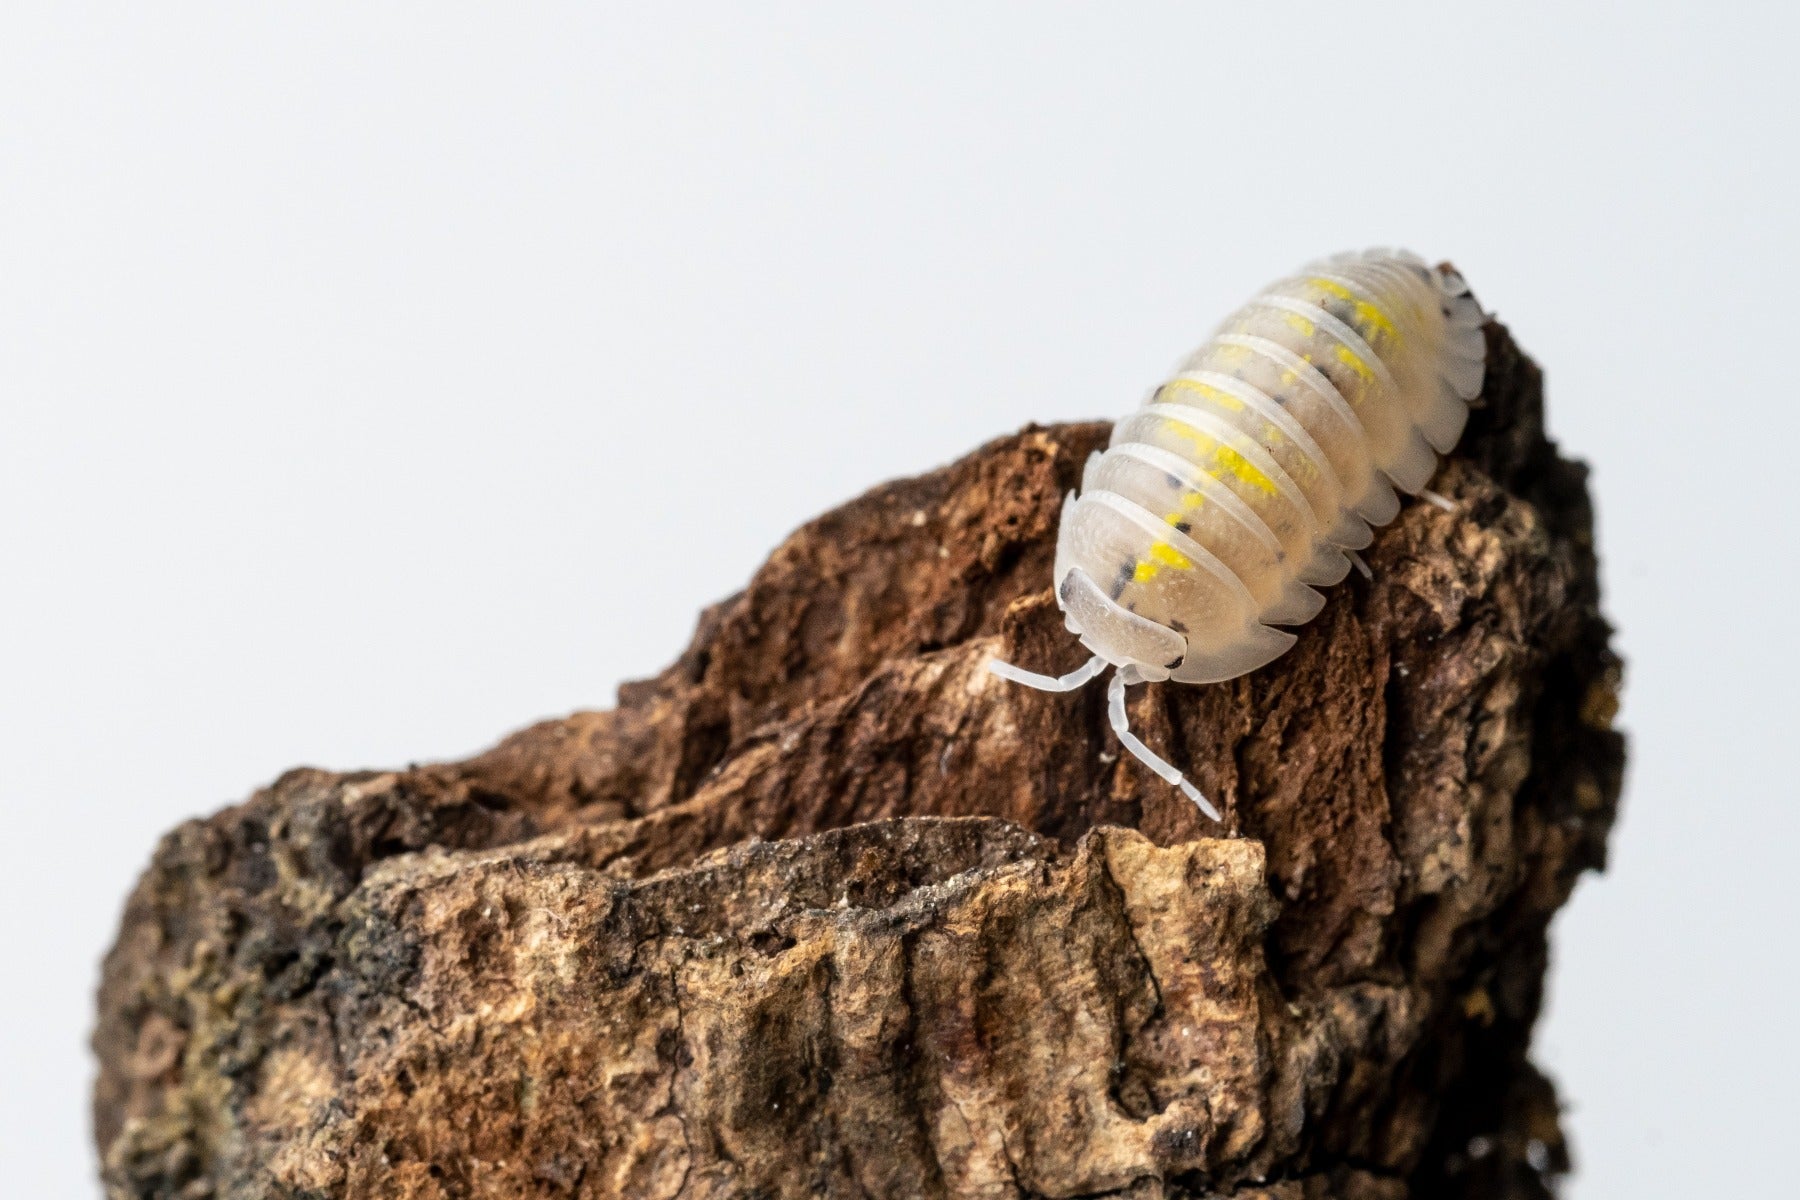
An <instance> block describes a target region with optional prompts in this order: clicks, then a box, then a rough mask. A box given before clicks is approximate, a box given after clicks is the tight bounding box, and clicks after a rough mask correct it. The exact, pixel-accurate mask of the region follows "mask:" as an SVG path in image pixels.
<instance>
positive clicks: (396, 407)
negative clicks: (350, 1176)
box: [0, 0, 1800, 1200]
mask: <svg viewBox="0 0 1800 1200" xmlns="http://www.w3.org/2000/svg"><path fill="white" fill-rule="evenodd" d="M737 7H739V6H717V7H714V6H696V5H692V4H690V5H686V6H683V9H682V11H683V12H684V13H685V14H686V16H684V17H682V18H680V19H677V18H674V17H672V16H671V15H669V13H670V10H669V9H667V8H666V7H664V6H644V7H643V8H642V9H639V8H636V7H632V8H623V7H616V6H614V7H604V6H590V5H516V4H505V5H502V4H494V5H488V6H485V11H484V12H475V13H471V12H466V11H464V12H455V13H453V12H452V10H450V9H447V8H446V7H445V6H443V5H437V4H433V5H424V4H420V5H400V4H368V3H359V4H353V5H337V4H323V3H310V4H306V5H299V6H294V7H292V8H285V7H278V6H275V5H268V4H259V5H222V6H220V7H219V8H218V9H216V10H208V9H204V8H201V7H198V6H193V5H185V4H173V3H168V4H159V5H143V6H136V5H126V6H118V7H116V8H110V9H108V8H91V7H87V6H83V7H82V10H81V12H80V13H77V11H76V6H72V5H56V6H43V7H40V6H38V5H35V4H22V3H19V2H17V0H15V2H14V3H10V4H8V5H6V6H5V8H4V9H3V10H0V405H3V406H4V421H3V423H0V563H3V566H0V572H3V575H0V581H3V590H0V606H4V610H5V611H4V614H3V618H0V805H3V807H0V815H3V817H4V824H3V826H0V834H3V836H0V854H3V855H4V861H3V863H0V868H3V869H0V889H3V892H0V900H3V901H4V924H3V926H0V928H3V929H4V932H3V933H0V939H3V943H0V963H3V964H4V967H3V968H0V970H3V971H4V975H5V979H6V983H5V985H4V986H3V987H0V1051H3V1054H4V1059H3V1061H0V1157H3V1169H0V1177H3V1178H4V1179H5V1180H6V1184H5V1187H4V1191H5V1193H6V1194H7V1195H8V1196H19V1197H34V1198H35V1197H55V1196H92V1195H94V1194H95V1192H96V1188H95V1185H94V1184H93V1183H92V1182H91V1178H92V1172H93V1170H94V1164H93V1161H92V1152H91V1151H90V1149H89V1147H88V1133H87V1117H86V1107H85V1106H86V1090H87V1088H88V1085H89V1080H90V1077H91V1073H92V1065H91V1063H90V1062H89V1059H88V1057H87V1051H86V1049H85V1045H84V1041H85V1038H86V1036H87V1030H88V1025H89V1021H90V1011H91V991H92V988H93V986H94V983H95V978H96V964H97V961H98V959H99V956H100V954H101V952H102V951H103V949H104V948H105V946H106V945H107V943H108V941H109V940H110V938H111V935H112V931H113V923H114V921H115V920H116V916H117V912H118V909H119V906H120V903H121V901H122V900H123V898H124V895H125V892H126V890H127V889H128V887H129V886H130V884H131V881H132V879H133V877H134V875H135V873H136V872H137V871H138V870H139V869H140V868H141V866H142V865H143V863H144V862H145V861H146V858H147V856H148V855H149V853H150V851H151V849H152V847H153V845H154V842H155V839H156V837H157V836H158V834H159V833H160V832H161V831H163V830H165V829H167V828H169V827H170V826H171V825H173V824H174V823H175V822H177V821H179V820H181V819H183V818H185V817H188V816H190V815H194V814H199V813H204V812H208V811H210V810H213V809H215V808H217V807H219V806H221V805H223V804H226V803H228V802H231V801H234V800H236V799H239V798H241V797H243V796H244V795H246V794H247V793H248V792H249V791H250V790H251V789H252V788H254V787H256V786H257V785H259V784H260V783H263V782H266V781H267V780H269V779H271V778H272V777H273V776H274V775H276V774H277V773H278V772H280V771H281V770H282V769H284V768H285V767H288V766H290V765H293V764H297V763H308V764H317V765H322V766H331V767H357V766H370V765H391V764H400V763H404V762H407V761H412V760H420V759H430V758H440V757H447V756H459V755H463V754H467V753H469V752H472V751H474V750H477V749H479V748H481V747H482V746H483V745H485V744H487V743H489V742H491V741H493V740H494V739H495V738H496V737H498V736H499V735H501V734H502V733H504V732H506V731H508V730H511V729H513V728H515V727H517V726H519V725H521V724H524V723H525V722H527V721H529V720H532V719H534V718H537V717H540V716H546V715H551V714H559V713H563V712H566V711H568V710H570V709H574V708H579V707H596V706H605V705H607V704H610V703H611V700H612V695H613V689H614V687H615V685H616V684H617V683H618V682H619V681H620V680H622V679H627V678H631V677H635V676H642V675H645V674H648V673H651V672H653V671H655V670H657V669H658V668H659V667H660V666H662V665H663V664H664V663H665V662H666V661H667V660H669V659H670V658H671V657H672V656H673V655H674V654H675V653H676V652H677V650H678V649H679V648H680V646H681V645H682V644H683V642H684V641H685V639H686V637H687V634H688V632H689V629H690V627H691V624H692V622H693V620H694V617H695V614H696V613H697V611H698V610H699V608H700V607H701V606H702V605H704V604H706V603H708V602H711V601H713V600H716V599H718V598H720V597H722V596H723V595H725V594H727V593H729V592H731V591H733V590H735V589H736V588H737V587H739V586H740V585H741V584H742V583H743V581H744V580H745V579H746V577H747V576H748V574H749V572H750V571H751V570H752V568H753V567H754V566H755V565H756V564H757V563H758V562H759V561H760V560H761V558H762V557H763V556H764V554H765V553H766V552H767V551H768V550H769V548H770V547H771V546H773V545H774V544H775V542H776V541H777V540H778V539H779V538H780V537H782V535H783V534H784V533H785V532H787V531H788V530H789V529H791V528H792V527H793V526H795V525H796V524H798V523H800V522H801V521H803V520H805V519H806V518H807V517H809V516H811V515H812V514H814V513H817V512H819V511H821V510H823V509H825V508H827V507H830V506H831V505H834V504H836V503H838V502H840V501H842V500H844V499H846V498H848V497H850V496H852V495H854V494H856V493H858V492H860V491H861V490H863V489H864V488H866V487H868V486H869V485H871V484H874V483H876V482H878V481H880V480H883V479H887V478H889V477H892V476H895V475H900V474H910V473H914V472H917V471H920V470H924V469H926V468H929V467H932V466H935V465H937V464H939V463H942V462H945V461H947V460H949V459H951V458H953V457H955V456H957V455H960V454H962V453H963V452H965V451H967V450H969V449H970V448H972V447H974V446H975V445H977V444H979V443H980V442H982V441H984V440H986V439H988V438H990V437H992V436H994V435H996V434H999V433H1003V432H1006V431H1008V430H1011V429H1014V428H1016V427H1017V426H1019V425H1021V424H1023V423H1025V422H1026V421H1029V420H1040V421H1053V420H1060V419H1066V418H1076V417H1095V416H1110V415H1113V414H1116V413H1118V412H1121V411H1123V410H1125V409H1127V408H1129V407H1130V406H1131V405H1132V404H1133V403H1134V402H1135V401H1136V399H1137V398H1138V396H1139V394H1140V391H1141V389H1142V388H1143V387H1144V386H1146V385H1147V384H1149V383H1151V382H1153V381H1154V380H1155V379H1156V378H1157V377H1158V375H1159V373H1160V372H1162V371H1164V370H1165V369H1166V368H1168V367H1169V366H1170V364H1171V363H1173V362H1174V360H1175V359H1176V358H1177V356H1178V355H1180V354H1181V353H1182V352H1184V351H1185V350H1187V349H1188V348H1189V347H1190V345H1191V344H1192V343H1194V342H1196V341H1197V340H1198V339H1199V338H1200V337H1201V336H1203V334H1204V333H1205V332H1206V331H1207V330H1208V329H1209V328H1210V327H1211V324H1212V323H1213V322H1214V321H1216V320H1217V319H1218V317H1219V316H1220V315H1221V314H1223V313H1224V312H1225V311H1226V310H1227V309H1229V308H1230V307H1231V306H1233V305H1234V304H1236V303H1237V302H1238V301H1240V300H1241V299H1242V298H1243V297H1244V296H1245V295H1247V294H1248V293H1249V292H1250V291H1251V290H1252V289H1253V288H1254V287H1256V286H1257V285H1259V284H1261V283H1263V282H1265V281H1266V280H1267V279H1268V278H1270V277H1272V276H1274V275H1276V274H1279V273H1281V272H1283V271H1285V270H1287V269H1288V268H1290V267H1292V266H1294V265H1296V264H1298V263H1299V262H1301V261H1303V260H1305V259H1307V258H1310V257H1312V256H1314V255H1317V254H1320V253H1324V252H1327V251H1332V250H1337V249H1340V248H1350V247H1360V246H1364V245H1369V244H1387V243H1394V242H1398V243H1403V244H1405V245H1408V246H1411V247H1413V248H1415V249H1417V250H1419V251H1420V252H1422V253H1425V254H1427V255H1431V256H1437V257H1450V258H1453V259H1454V260H1455V261H1456V262H1457V263H1458V264H1459V265H1460V266H1461V267H1463V268H1464V270H1465V272H1466V273H1467V275H1468V277H1469V279H1470V280H1471V281H1472V282H1473V284H1474V286H1475V288H1476V290H1477V292H1478V293H1479V294H1480V296H1481V298H1482V299H1483V300H1484V301H1485V302H1486V303H1487V304H1488V305H1489V306H1490V307H1491V308H1493V309H1495V310H1497V312H1498V313H1499V315H1500V316H1501V317H1502V318H1503V319H1504V320H1506V321H1507V322H1509V323H1510V324H1511V326H1512V328H1513V330H1514V332H1515V333H1516V335H1517V336H1518V338H1519V340H1520V341H1521V343H1522V344H1523V345H1524V346H1525V347H1526V348H1527V349H1528V350H1529V351H1530V352H1532V353H1533V354H1534V355H1536V356H1537V357H1538V358H1539V359H1540V360H1541V361H1542V362H1543V363H1544V364H1545V366H1546V368H1547V369H1548V372H1549V380H1550V397H1551V403H1552V414H1551V421H1552V425H1553V428H1554V432H1555V434H1556V436H1557V437H1558V438H1559V439H1560V440H1561V441H1562V443H1563V444H1564V446H1565V448H1566V449H1567V450H1568V451H1570V452H1572V453H1574V454H1576V455H1579V456H1581V457H1583V458H1586V459H1588V460H1589V461H1590V462H1592V463H1593V465H1594V476H1593V485H1594V487H1595V489H1596V491H1597V494H1598V500H1599V505H1600V516H1601V526H1600V536H1601V549H1602V552H1603V554H1604V556H1605V563H1606V586H1607V609H1608V612H1609V613H1610V614H1611V616H1612V617H1613V619H1614V620H1615V621H1616V623H1617V624H1618V626H1619V639H1618V643H1619V645H1620V647H1621V648H1622V649H1623V651H1624V653H1625V654H1626V655H1627V657H1628V659H1629V662H1630V675H1629V690H1628V697H1627V704H1626V708H1625V715H1624V722H1625V724H1626V725H1627V727H1628V728H1629V730H1630V732H1631V735H1632V738H1633V747H1632V768H1631V775H1630V780H1629V784H1628V792H1627V802H1626V807H1625V814H1624V818H1623V822H1622V824H1621V826H1620V827H1619V829H1618V831H1617V835H1616V837H1615V839H1614V843H1613V851H1614V859H1613V866H1612V869H1611V870H1610V872H1609V873H1608V874H1607V875H1606V876H1604V877H1598V878H1594V877H1590V878H1589V879H1588V880H1587V881H1585V882H1584V883H1583V884H1582V885H1581V887H1580V889H1579V891H1578V893H1577V896H1576V899H1575V901H1574V903H1573V905H1572V907H1571V908H1570V909H1569V910H1568V912H1567V913H1566V915H1564V916H1563V917H1562V918H1561V919H1560V920H1559V921H1558V924H1557V926H1556V929H1555V954H1556V968H1555V976H1554V981H1553V989H1552V992H1553V995H1552V1004H1551V1010H1550V1014H1549V1017H1548V1020H1547V1021H1546V1023H1545V1025H1544V1026H1543V1028H1542V1031H1541V1034H1540V1038H1539V1053H1540V1057H1541V1060H1542V1061H1543V1062H1544V1063H1545V1064H1546V1065H1547V1066H1548V1067H1549V1068H1550V1070H1551V1071H1552V1072H1553V1073H1554V1075H1555V1076H1556V1077H1557V1079H1558V1081H1559V1084H1560V1086H1561V1088H1562V1092H1563V1095H1564V1097H1565V1098H1566V1100H1567V1102H1568V1104H1569V1106H1570V1108H1571V1110H1572V1112H1571V1117H1570V1126H1571V1128H1572V1132H1573V1136H1574V1138H1575V1142H1576V1148H1577V1152H1578V1154H1579V1157H1580V1160H1581V1170H1580V1173H1579V1175H1578V1177H1577V1179H1576V1182H1575V1184H1574V1186H1573V1189H1572V1194H1573V1195H1574V1196H1576V1197H1577V1198H1579V1200H1599V1198H1601V1197H1633V1198H1636V1197H1645V1196H1675V1195H1687V1194H1694V1193H1695V1192H1696V1190H1704V1191H1705V1192H1707V1193H1708V1194H1718V1195H1726V1194H1736V1193H1739V1192H1741V1193H1743V1194H1746V1195H1758V1194H1760V1195H1770V1194H1774V1193H1775V1192H1776V1191H1777V1190H1779V1189H1780V1187H1781V1186H1782V1185H1784V1184H1787V1183H1789V1182H1790V1175H1791V1170H1792V1168H1791V1165H1790V1164H1789V1162H1788V1159H1789V1157H1790V1156H1789V1155H1787V1154H1786V1153H1785V1149H1786V1146H1787V1145H1788V1144H1789V1142H1790V1141H1791V1139H1792V1136H1793V1128H1794V1123H1795V1120H1796V1118H1797V1117H1800V1111H1797V1105H1796V1101H1795V1095H1796V1089H1795V1071H1796V1068H1797V1067H1800V1035H1797V1034H1796V1032H1795V1022H1794V1020H1793V1017H1792V1008H1793V1004H1794V983H1795V975H1794V971H1793V967H1792V964H1791V961H1790V955H1791V953H1792V948H1793V946H1794V944H1795V934H1794V929H1793V924H1792V919H1793V916H1794V910H1795V903H1794V901H1795V899H1796V887H1795V882H1794V870H1793V868H1792V866H1791V865H1790V864H1791V862H1792V860H1793V854H1794V845H1795V841H1796V836H1797V835H1800V817H1797V815H1796V811H1795V807H1794V800H1795V798H1796V797H1795V791H1796V788H1795V784H1794V782H1793V781H1794V778H1795V768H1794V765H1793V747H1794V735H1793V726H1794V713H1795V705H1794V703H1793V699H1792V697H1793V694H1794V689H1795V687H1796V680H1797V673H1800V654H1797V653H1796V645H1795V632H1794V631H1795V628H1796V623H1795V621H1794V619H1793V618H1792V617H1791V616H1790V615H1789V613H1788V609H1789V608H1790V606H1791V605H1792V604H1793V603H1794V597H1795V595H1796V588H1795V584H1796V582H1800V578H1797V572H1796V567H1795V561H1794V554H1795V551H1796V538H1795V532H1794V515H1795V510H1794V494H1795V493H1794V488H1793V485H1792V472H1793V470H1794V464H1795V453H1796V449H1797V445H1800V443H1797V439H1800V420H1797V418H1796V415H1795V414H1796V411H1797V410H1796V405H1797V404H1800V376H1797V375H1796V372H1795V371H1794V369H1793V358H1794V354H1793V348H1794V345H1795V317H1796V313H1797V311H1800V310H1797V308H1796V304H1795V299H1796V295H1797V292H1796V289H1797V287H1800V236H1797V232H1796V217H1795V214H1796V202H1797V201H1800V194H1797V193H1800V185H1797V182H1796V162H1795V155H1796V146H1797V145H1800V142H1797V140H1796V135H1797V134H1800V130H1797V129H1796V123H1797V120H1796V114H1800V83H1797V80H1800V61H1796V59H1795V57H1794V55H1795V47H1796V45H1797V44H1800V42H1797V38H1796V35H1800V22H1797V21H1796V18H1795V17H1794V15H1793V13H1794V9H1793V8H1792V7H1791V6H1787V5H1775V4H1770V5H1767V6H1765V7H1763V8H1762V9H1761V11H1756V8H1755V7H1754V6H1749V5H1740V6H1728V5H1719V4H1711V5H1694V6H1692V7H1691V8H1690V9H1687V10H1685V11H1684V10H1681V9H1679V8H1677V7H1674V6H1668V5H1657V4H1639V5H1633V6H1625V5H1620V6H1617V7H1614V6H1610V5H1609V6H1605V7H1601V6H1594V7H1591V8H1582V7H1580V6H1572V5H1567V4H1564V5H1556V6H1546V7H1543V8H1533V7H1519V6H1512V5H1500V4H1482V5H1478V6H1477V5H1469V6H1448V5H1441V4H1432V5H1429V6H1422V7H1420V8H1417V9H1396V8H1383V7H1380V6H1370V5H1348V4H1332V5H1328V6H1321V7H1308V6H1304V5H1296V4H1283V5H1279V6H1275V5H1268V6H1263V5H1253V4H1247V3H1238V4H1232V5H1229V6H1208V5H1180V6H1161V5H1138V6H1131V7H1129V8H1126V7H1122V6H1115V5H1068V6H1063V5H1044V4H1032V5H1017V6H1013V5H1005V6H1001V5H975V6H971V5H969V4H967V3H959V4H954V5H943V6H919V5H910V6H906V12H905V13H904V14H900V13H899V12H898V6H892V5H881V6H873V5H821V6H818V7H798V6H785V5H781V6H769V5H755V6H742V7H744V8H745V9H746V10H750V9H754V10H755V14H756V15H755V16H753V17H752V16H745V15H743V14H738V15H732V14H731V12H730V10H731V9H733V8H737ZM1452 7H1454V8H1455V9H1456V11H1455V12H1451V13H1446V12H1445V11H1444V10H1445V9H1449V8H1452ZM590 10H591V11H590ZM877 12H883V13H884V14H885V15H883V16H881V17H879V18H877V17H876V15H875V14H876V13H877ZM652 13H654V14H656V15H649V14H652Z"/></svg>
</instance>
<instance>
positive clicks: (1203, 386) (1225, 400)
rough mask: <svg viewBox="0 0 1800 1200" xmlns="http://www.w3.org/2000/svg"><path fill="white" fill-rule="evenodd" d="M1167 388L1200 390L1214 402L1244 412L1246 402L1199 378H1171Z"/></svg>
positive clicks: (1165, 386)
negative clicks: (1202, 381)
mask: <svg viewBox="0 0 1800 1200" xmlns="http://www.w3.org/2000/svg"><path fill="white" fill-rule="evenodd" d="M1163 387H1164V388H1165V389H1172V388H1182V389H1184V390H1186V391H1190V392H1199V393H1200V394H1201V395H1202V396H1205V397H1206V398H1207V399H1208V400H1211V401H1212V402H1213V403H1215V404H1218V405H1221V406H1223V407H1225V408H1228V409H1230V410H1231V411H1232V412H1243V411H1244V402H1243V401H1242V400H1239V399H1238V398H1237V397H1236V396H1234V395H1232V394H1231V393H1230V392H1226V391H1221V390H1220V389H1218V388H1216V387H1214V386H1213V385H1212V384H1210V383H1201V382H1200V381H1199V380H1197V379H1171V380H1169V382H1167V383H1165V384H1164V385H1163Z"/></svg>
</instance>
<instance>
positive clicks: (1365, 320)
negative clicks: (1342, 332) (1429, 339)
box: [1306, 277, 1400, 340]
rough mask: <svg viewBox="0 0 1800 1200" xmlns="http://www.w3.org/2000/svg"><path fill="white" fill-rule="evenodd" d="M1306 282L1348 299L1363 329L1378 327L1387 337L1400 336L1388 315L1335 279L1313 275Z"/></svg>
mask: <svg viewBox="0 0 1800 1200" xmlns="http://www.w3.org/2000/svg"><path fill="white" fill-rule="evenodd" d="M1306 282H1307V283H1309V284H1311V285H1312V286H1313V287H1316V288H1318V289H1319V290H1320V291H1321V292H1324V293H1325V294H1326V295H1328V296H1336V297H1337V298H1338V299H1339V300H1346V301H1348V302H1349V303H1350V304H1351V305H1352V307H1353V310H1354V311H1355V313H1356V319H1357V320H1358V321H1359V322H1361V323H1362V325H1363V327H1364V328H1365V329H1379V330H1380V331H1381V332H1382V333H1385V334H1386V335H1387V336H1388V337H1390V338H1394V339H1396V340H1397V339H1398V338H1399V337H1400V332H1399V331H1398V330H1397V329H1395V328H1394V323H1393V322H1392V321H1390V320H1388V315H1387V314H1386V313H1384V312H1382V311H1381V310H1380V309H1379V308H1377V307H1375V306H1374V305H1373V304H1370V303H1369V302H1368V301H1367V300H1358V299H1357V298H1356V294H1355V293H1354V292H1352V291H1351V290H1350V289H1349V288H1347V287H1345V286H1344V285H1343V284H1341V283H1339V282H1337V281H1336V280H1335V279H1319V278H1317V277H1314V278H1312V279H1309V280H1307V281H1306Z"/></svg>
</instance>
